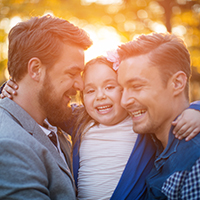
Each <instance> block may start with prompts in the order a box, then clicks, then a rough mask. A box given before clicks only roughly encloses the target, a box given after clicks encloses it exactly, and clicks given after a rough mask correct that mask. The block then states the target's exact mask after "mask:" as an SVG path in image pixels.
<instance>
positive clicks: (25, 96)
mask: <svg viewBox="0 0 200 200" xmlns="http://www.w3.org/2000/svg"><path fill="white" fill-rule="evenodd" d="M35 94H36V93H35V91H34V89H33V90H31V88H28V89H27V88H26V87H23V85H20V86H19V89H18V90H17V95H16V96H14V97H13V101H14V102H15V103H17V104H18V105H19V106H21V107H22V108H23V109H24V110H25V111H26V112H27V113H28V114H29V115H30V116H31V117H32V118H33V119H34V120H35V121H36V122H37V123H38V124H40V125H43V121H44V119H45V118H46V116H45V113H44V112H43V111H42V109H41V107H40V105H39V103H38V99H37V95H35Z"/></svg>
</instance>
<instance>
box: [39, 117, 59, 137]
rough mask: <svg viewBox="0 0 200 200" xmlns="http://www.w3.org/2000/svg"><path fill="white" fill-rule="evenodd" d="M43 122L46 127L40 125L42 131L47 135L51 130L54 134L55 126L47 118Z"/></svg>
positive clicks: (55, 131)
mask: <svg viewBox="0 0 200 200" xmlns="http://www.w3.org/2000/svg"><path fill="white" fill-rule="evenodd" d="M44 124H45V125H46V127H44V126H40V125H39V126H40V127H41V129H42V130H43V131H44V133H45V134H46V135H47V136H48V135H49V134H50V133H51V131H53V132H54V133H55V134H56V133H57V127H56V126H52V125H51V124H50V123H49V122H48V120H47V119H45V120H44Z"/></svg>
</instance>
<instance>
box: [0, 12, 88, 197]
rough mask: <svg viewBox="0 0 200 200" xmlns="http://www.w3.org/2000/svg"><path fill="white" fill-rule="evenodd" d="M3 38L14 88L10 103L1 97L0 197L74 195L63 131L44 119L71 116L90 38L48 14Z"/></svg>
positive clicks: (66, 138) (57, 119) (67, 141)
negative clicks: (7, 43) (15, 88)
mask: <svg viewBox="0 0 200 200" xmlns="http://www.w3.org/2000/svg"><path fill="white" fill-rule="evenodd" d="M8 38H9V52H8V70H9V73H10V76H11V77H12V79H13V80H14V81H15V82H16V83H17V84H18V86H19V89H18V94H17V95H15V96H14V97H13V101H12V100H10V99H8V98H4V99H1V100H0V117H1V121H0V199H24V200H27V199H34V200H36V199H42V200H45V199H59V200H62V199H70V200H71V199H76V195H75V185H74V180H73V176H72V174H71V171H70V169H71V160H70V145H71V144H70V141H69V138H68V135H67V134H65V133H63V132H62V131H61V130H59V129H58V130H56V129H55V127H52V126H51V125H50V124H49V123H48V121H47V120H46V121H45V122H44V120H45V118H47V116H51V118H50V121H51V122H54V123H55V124H57V123H58V122H60V121H64V120H66V118H67V117H68V116H69V115H70V113H71V109H70V108H69V106H68V104H69V101H70V96H71V95H74V94H76V90H82V87H83V82H82V79H81V72H82V70H83V68H84V50H86V49H87V48H88V47H90V46H91V44H92V42H91V40H90V38H89V37H88V35H87V34H86V32H85V31H83V30H82V29H79V28H78V27H76V26H74V25H73V24H71V23H69V22H68V21H66V20H62V19H59V18H54V17H51V16H49V15H47V16H43V17H34V18H31V19H30V20H28V21H26V22H21V23H19V24H17V25H16V26H15V27H13V28H12V29H11V31H10V33H9V36H8ZM57 131H58V132H57ZM56 132H57V133H56Z"/></svg>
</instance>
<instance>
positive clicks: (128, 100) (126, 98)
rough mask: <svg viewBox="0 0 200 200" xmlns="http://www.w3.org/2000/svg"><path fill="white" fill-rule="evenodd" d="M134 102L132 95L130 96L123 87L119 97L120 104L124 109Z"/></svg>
mask: <svg viewBox="0 0 200 200" xmlns="http://www.w3.org/2000/svg"><path fill="white" fill-rule="evenodd" d="M134 102H135V99H134V97H133V96H131V94H130V92H128V91H127V90H126V89H124V90H123V93H122V97H121V106H122V107H123V108H125V109H128V107H129V105H131V104H133V103H134Z"/></svg>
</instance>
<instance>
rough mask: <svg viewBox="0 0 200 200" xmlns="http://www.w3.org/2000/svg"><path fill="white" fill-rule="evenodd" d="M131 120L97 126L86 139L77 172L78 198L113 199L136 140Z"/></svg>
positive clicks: (84, 138) (85, 136)
mask: <svg viewBox="0 0 200 200" xmlns="http://www.w3.org/2000/svg"><path fill="white" fill-rule="evenodd" d="M132 127H133V125H132V120H131V118H130V117H127V118H126V119H125V120H123V121H122V122H120V123H119V124H117V125H114V126H104V125H102V124H100V125H99V126H95V127H93V128H91V129H89V131H88V132H87V133H86V134H85V135H84V136H83V139H82V143H81V146H80V152H79V156H80V163H79V164H80V168H79V171H78V199H84V200H85V199H87V200H89V199H91V200H94V199H98V200H101V199H110V197H111V196H112V193H113V192H114V190H115V188H116V186H117V184H118V182H119V179H120V177H121V175H122V172H123V170H124V168H125V166H126V163H127V161H128V159H129V156H130V154H131V152H132V149H133V147H134V145H135V141H136V139H137V134H136V133H134V132H133V129H132Z"/></svg>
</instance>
